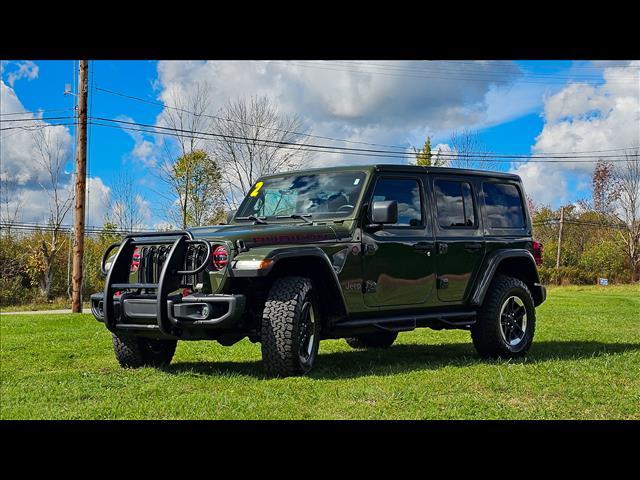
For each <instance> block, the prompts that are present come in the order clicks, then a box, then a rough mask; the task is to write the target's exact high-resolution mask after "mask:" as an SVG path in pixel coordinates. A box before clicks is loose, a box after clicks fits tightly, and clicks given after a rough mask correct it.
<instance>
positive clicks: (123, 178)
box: [105, 170, 145, 232]
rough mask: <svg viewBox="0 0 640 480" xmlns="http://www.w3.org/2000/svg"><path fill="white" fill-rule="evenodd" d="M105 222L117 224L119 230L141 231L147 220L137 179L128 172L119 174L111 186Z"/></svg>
mask: <svg viewBox="0 0 640 480" xmlns="http://www.w3.org/2000/svg"><path fill="white" fill-rule="evenodd" d="M106 207H107V214H106V218H105V222H108V223H112V224H115V225H116V226H117V227H118V229H119V230H124V231H127V232H133V231H134V230H139V229H140V228H141V225H142V223H143V222H144V220H145V215H144V211H143V199H142V196H141V195H140V191H139V190H138V188H137V187H136V183H135V179H134V178H133V176H132V175H131V174H130V173H129V172H128V171H127V170H125V171H123V172H121V173H119V174H118V175H117V176H116V178H115V179H114V181H113V183H112V185H111V195H110V196H109V197H108V199H107V201H106Z"/></svg>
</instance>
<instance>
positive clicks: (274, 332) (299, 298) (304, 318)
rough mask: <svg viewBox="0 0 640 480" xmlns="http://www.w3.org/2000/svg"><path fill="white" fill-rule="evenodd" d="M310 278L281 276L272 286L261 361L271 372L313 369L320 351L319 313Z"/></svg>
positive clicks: (280, 374) (264, 319)
mask: <svg viewBox="0 0 640 480" xmlns="http://www.w3.org/2000/svg"><path fill="white" fill-rule="evenodd" d="M318 312H319V310H318V304H317V300H316V297H315V295H314V292H313V286H312V284H311V280H309V279H308V278H303V277H282V278H279V279H277V280H276V281H275V282H274V283H273V285H272V286H271V290H270V291H269V295H268V296H267V300H266V302H265V305H264V311H263V314H262V332H261V333H262V339H261V343H262V363H263V365H264V368H265V371H266V372H267V374H268V375H270V376H278V377H287V376H290V375H300V374H305V373H307V372H309V371H310V370H311V368H312V367H313V364H314V363H315V360H316V356H317V355H318V346H319V342H320V316H319V314H318Z"/></svg>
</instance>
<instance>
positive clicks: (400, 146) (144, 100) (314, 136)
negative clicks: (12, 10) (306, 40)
mask: <svg viewBox="0 0 640 480" xmlns="http://www.w3.org/2000/svg"><path fill="white" fill-rule="evenodd" d="M95 89H96V90H98V91H101V92H105V93H108V94H111V95H117V96H120V97H124V98H128V99H131V100H136V101H139V102H144V103H148V104H150V105H156V106H160V107H163V108H168V109H170V110H176V111H180V112H184V113H189V114H191V115H201V116H203V117H206V118H212V119H214V120H221V121H224V122H232V123H238V124H241V125H247V126H249V127H254V128H257V127H260V128H264V129H265V130H272V131H276V132H283V133H292V134H294V135H301V136H305V137H310V138H319V139H322V140H330V141H333V142H344V143H353V144H359V145H370V146H375V147H386V148H397V149H402V150H406V149H408V148H409V146H402V145H385V144H381V143H371V142H361V141H356V140H347V139H345V138H335V137H328V136H323V135H313V134H310V133H304V132H297V131H295V130H287V129H284V128H276V127H266V126H264V125H255V124H252V123H248V122H243V121H240V120H235V119H232V118H224V117H220V116H218V115H209V114H197V113H195V112H193V111H190V110H186V109H184V108H180V107H176V106H173V105H167V104H165V103H162V102H155V101H152V100H147V99H144V98H140V97H136V96H134V95H129V94H126V93H122V92H116V91H113V90H107V89H106V88H101V87H95Z"/></svg>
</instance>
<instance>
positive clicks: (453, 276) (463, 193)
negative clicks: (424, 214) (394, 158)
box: [431, 176, 485, 303]
mask: <svg viewBox="0 0 640 480" xmlns="http://www.w3.org/2000/svg"><path fill="white" fill-rule="evenodd" d="M431 181H432V182H433V183H432V189H431V191H432V192H433V201H435V206H436V208H435V209H433V210H434V224H435V226H436V246H435V252H436V253H435V256H436V259H437V262H436V264H437V266H436V268H437V272H438V279H437V290H438V300H440V301H441V302H454V303H462V301H463V300H464V298H465V295H466V293H468V292H467V289H468V288H469V287H470V286H471V285H472V284H473V282H472V280H473V279H474V277H475V275H476V274H477V272H478V269H479V268H480V263H481V262H482V259H483V257H484V250H485V243H484V237H483V235H482V229H481V226H480V218H479V213H478V212H479V210H478V207H477V203H478V202H477V195H476V183H475V182H474V179H473V178H461V177H460V176H451V177H447V176H435V177H432V178H431Z"/></svg>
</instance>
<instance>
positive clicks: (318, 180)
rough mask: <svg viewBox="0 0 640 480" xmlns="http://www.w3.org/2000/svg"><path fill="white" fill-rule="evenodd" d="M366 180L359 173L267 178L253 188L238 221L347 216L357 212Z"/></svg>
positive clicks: (240, 209) (242, 205)
mask: <svg viewBox="0 0 640 480" xmlns="http://www.w3.org/2000/svg"><path fill="white" fill-rule="evenodd" d="M364 179H365V173H364V172H358V171H354V172H331V173H313V174H292V175H286V176H282V177H272V178H264V179H262V180H259V181H258V182H256V184H255V185H253V186H252V187H251V190H249V194H248V195H247V196H246V197H245V199H244V201H243V202H242V204H241V205H240V208H239V209H238V213H237V215H236V218H246V217H249V216H255V217H266V218H269V217H287V216H291V215H304V216H309V217H310V218H313V219H318V218H336V217H338V218H342V217H346V216H348V215H350V214H351V213H353V209H354V208H355V206H356V203H357V202H358V197H359V195H360V191H361V190H362V185H363V184H364Z"/></svg>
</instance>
